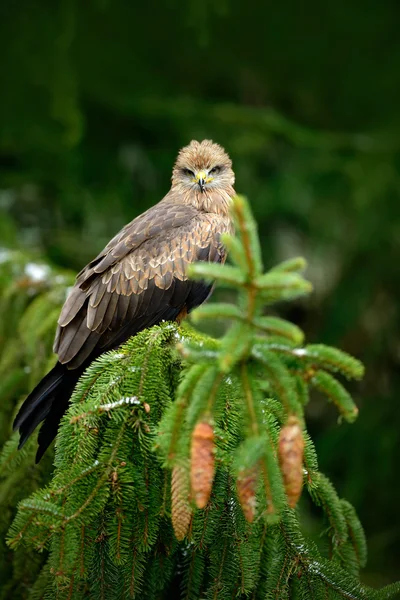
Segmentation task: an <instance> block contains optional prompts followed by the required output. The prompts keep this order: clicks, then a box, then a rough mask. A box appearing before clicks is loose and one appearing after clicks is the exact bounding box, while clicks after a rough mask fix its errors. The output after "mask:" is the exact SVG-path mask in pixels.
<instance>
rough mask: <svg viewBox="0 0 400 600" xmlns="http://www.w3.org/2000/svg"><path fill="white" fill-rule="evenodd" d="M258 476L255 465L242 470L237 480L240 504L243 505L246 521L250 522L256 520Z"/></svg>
mask: <svg viewBox="0 0 400 600" xmlns="http://www.w3.org/2000/svg"><path fill="white" fill-rule="evenodd" d="M257 478H258V468H257V466H254V467H252V468H251V469H244V470H243V471H240V473H239V475H238V478H237V482H236V486H237V492H238V496H239V502H240V506H241V507H242V510H243V514H244V516H245V518H246V521H248V522H249V523H252V522H253V521H254V517H255V514H256V504H257V501H256V486H257Z"/></svg>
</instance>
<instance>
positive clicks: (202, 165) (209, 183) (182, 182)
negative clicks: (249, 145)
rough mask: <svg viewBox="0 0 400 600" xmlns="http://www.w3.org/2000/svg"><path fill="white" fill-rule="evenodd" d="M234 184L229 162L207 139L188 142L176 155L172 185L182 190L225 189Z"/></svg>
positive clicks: (223, 152)
mask: <svg viewBox="0 0 400 600" xmlns="http://www.w3.org/2000/svg"><path fill="white" fill-rule="evenodd" d="M234 183H235V174H234V172H233V171H232V161H231V159H230V158H229V156H228V155H227V153H226V152H225V150H224V149H223V148H222V146H220V145H219V144H214V143H213V142H212V141H211V140H203V141H202V142H197V141H195V140H192V141H191V142H190V144H189V145H188V146H185V147H184V148H182V150H181V151H180V152H179V154H178V158H177V159H176V163H175V166H174V170H173V171H172V186H173V187H174V186H179V187H180V189H181V190H185V191H186V190H187V191H189V190H190V189H192V190H195V191H200V192H206V191H207V190H217V189H219V190H229V189H231V188H232V186H233V184H234Z"/></svg>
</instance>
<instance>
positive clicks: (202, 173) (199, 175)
mask: <svg viewBox="0 0 400 600" xmlns="http://www.w3.org/2000/svg"><path fill="white" fill-rule="evenodd" d="M200 179H202V180H203V181H204V183H210V181H212V180H213V177H209V176H207V173H206V172H205V171H198V173H196V177H195V179H194V181H195V182H196V183H198V182H199V181H200Z"/></svg>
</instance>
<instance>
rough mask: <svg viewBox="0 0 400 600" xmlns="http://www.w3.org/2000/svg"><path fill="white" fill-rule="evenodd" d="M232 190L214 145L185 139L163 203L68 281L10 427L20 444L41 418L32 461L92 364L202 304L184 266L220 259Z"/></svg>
mask: <svg viewBox="0 0 400 600" xmlns="http://www.w3.org/2000/svg"><path fill="white" fill-rule="evenodd" d="M233 183H234V174H233V171H232V165H231V161H230V159H229V157H228V155H227V154H226V153H225V151H224V150H223V148H221V146H219V145H218V144H214V143H212V142H211V141H209V140H204V141H203V142H201V143H199V142H196V141H192V142H191V143H190V144H189V146H186V147H185V148H183V149H182V150H181V151H180V152H179V155H178V158H177V160H176V163H175V166H174V169H173V173H172V186H171V190H170V191H169V192H168V194H167V195H166V196H165V197H164V198H163V200H161V202H159V203H158V204H156V205H155V206H153V207H152V208H150V209H149V210H147V211H146V212H145V213H143V214H142V215H139V216H138V217H136V218H135V219H134V220H133V221H131V222H130V223H128V225H126V226H125V227H124V228H123V229H122V230H121V231H120V232H119V233H118V234H117V235H116V236H115V237H114V238H113V239H112V240H111V241H110V242H109V243H108V244H107V246H106V247H105V248H104V250H103V251H102V252H100V254H99V255H98V256H97V257H96V258H95V259H94V260H92V261H91V262H90V263H89V264H88V265H87V266H86V267H85V268H84V269H82V271H81V272H80V273H79V274H78V276H77V278H76V283H75V285H74V287H73V288H72V290H71V292H70V294H69V296H68V298H67V300H66V302H65V304H64V306H63V309H62V311H61V314H60V318H59V320H58V328H57V332H56V337H55V341H54V352H56V354H57V355H58V359H59V360H58V363H57V364H56V366H55V367H54V369H53V370H52V371H50V373H48V375H46V377H45V378H44V379H43V380H42V381H41V382H40V383H39V384H38V386H37V387H36V388H35V389H34V390H33V392H32V393H31V394H30V396H29V397H28V398H27V399H26V401H25V402H24V404H23V405H22V407H21V409H20V411H19V413H18V415H17V417H16V419H15V422H14V428H16V429H19V430H20V433H21V440H20V446H22V445H23V444H24V443H25V441H26V440H27V438H28V437H29V435H30V434H31V433H32V431H33V430H34V429H35V428H36V426H37V425H38V424H39V423H40V422H41V421H43V420H44V424H43V426H42V428H41V430H40V433H39V449H38V454H37V460H40V458H41V456H42V455H43V453H44V452H45V450H46V449H47V447H48V445H49V444H50V443H51V441H52V439H53V438H54V436H55V435H56V433H57V428H58V424H59V421H60V418H61V416H62V415H63V414H64V412H65V410H66V409H67V407H68V402H69V398H70V395H71V393H72V391H73V388H74V386H75V383H76V381H77V380H78V379H79V377H80V375H81V374H82V373H83V371H84V369H85V368H86V367H87V366H88V365H89V364H90V363H91V362H92V360H94V359H95V358H96V357H98V356H99V355H100V354H101V353H102V352H105V351H106V350H110V349H113V348H117V347H118V346H119V345H120V344H122V343H123V342H125V341H126V340H127V339H128V338H129V337H130V336H132V335H134V334H136V333H138V332H139V331H141V330H143V329H145V328H147V327H150V326H152V325H155V324H157V323H160V322H161V321H163V320H165V321H169V320H171V321H173V320H180V319H181V318H182V316H184V315H186V314H187V313H188V312H190V311H191V310H192V309H193V308H194V307H196V306H199V305H200V304H201V303H202V302H204V300H206V298H207V297H208V295H209V294H210V292H211V290H212V286H211V285H209V284H205V283H204V282H198V281H196V282H195V281H191V280H189V279H188V276H187V267H188V265H189V264H190V263H193V262H195V261H198V260H202V261H209V262H224V261H225V258H226V257H225V251H224V247H223V245H222V243H221V234H223V233H229V232H231V231H232V223H231V219H230V215H229V206H230V200H231V198H232V196H233V195H234V190H233V187H232V186H233Z"/></svg>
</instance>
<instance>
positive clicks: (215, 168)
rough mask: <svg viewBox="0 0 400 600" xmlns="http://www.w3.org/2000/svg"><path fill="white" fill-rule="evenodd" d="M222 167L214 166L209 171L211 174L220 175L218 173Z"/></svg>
mask: <svg viewBox="0 0 400 600" xmlns="http://www.w3.org/2000/svg"><path fill="white" fill-rule="evenodd" d="M220 170H221V167H213V168H212V169H211V170H210V171H209V175H218V173H219V172H220Z"/></svg>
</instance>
